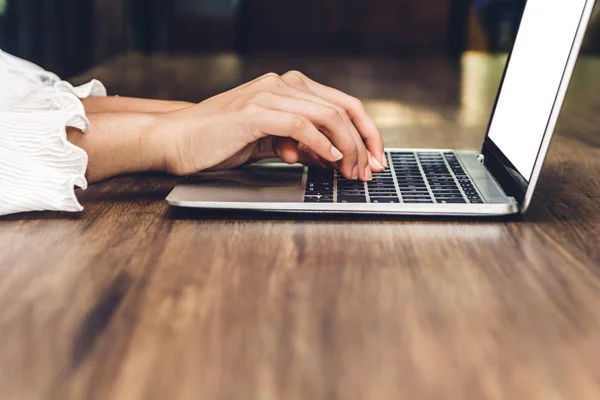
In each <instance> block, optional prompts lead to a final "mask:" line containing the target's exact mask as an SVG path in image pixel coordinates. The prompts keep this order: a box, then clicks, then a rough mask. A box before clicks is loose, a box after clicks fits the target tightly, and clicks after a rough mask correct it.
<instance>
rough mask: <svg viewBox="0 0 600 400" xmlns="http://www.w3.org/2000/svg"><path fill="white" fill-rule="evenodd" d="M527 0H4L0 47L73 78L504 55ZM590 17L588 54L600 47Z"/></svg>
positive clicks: (0, 14) (0, 9)
mask: <svg viewBox="0 0 600 400" xmlns="http://www.w3.org/2000/svg"><path fill="white" fill-rule="evenodd" d="M524 4H525V0H419V1H415V0H0V48H2V49H4V50H5V51H8V52H10V53H13V54H15V55H18V56H20V57H22V58H26V59H28V60H31V61H33V62H35V63H37V64H40V65H42V66H43V67H44V68H46V69H49V70H52V71H55V72H57V73H58V74H59V75H61V76H62V77H69V76H72V75H74V74H78V73H80V72H82V71H85V70H87V69H89V68H91V67H93V66H94V65H98V64H100V63H102V62H104V61H106V60H107V59H111V58H113V57H115V56H117V55H119V54H123V53H126V52H143V53H169V54H178V53H186V54H190V53H193V54H196V53H214V52H233V53H239V54H264V53H268V54H305V53H306V54H327V55H339V54H343V55H351V56H357V57H360V56H365V55H378V56H390V57H402V56H403V55H406V54H415V53H435V54H443V55H446V56H448V57H458V56H460V55H461V54H462V53H463V52H464V51H467V50H477V51H482V52H492V53H493V52H506V51H507V50H509V49H510V46H511V43H512V40H513V39H514V35H515V33H516V28H517V26H518V22H519V18H520V15H521V12H522V10H523V7H524ZM598 28H599V24H598V18H597V17H595V18H594V23H593V26H592V29H591V30H590V32H589V33H588V38H587V40H586V45H585V47H586V51H588V52H599V51H600V29H598Z"/></svg>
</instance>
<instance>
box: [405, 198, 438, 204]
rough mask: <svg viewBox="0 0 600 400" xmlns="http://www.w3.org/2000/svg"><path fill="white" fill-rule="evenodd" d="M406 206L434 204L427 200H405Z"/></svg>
mask: <svg viewBox="0 0 600 400" xmlns="http://www.w3.org/2000/svg"><path fill="white" fill-rule="evenodd" d="M404 202H405V203H406V204H433V201H432V200H431V199H430V200H425V199H404Z"/></svg>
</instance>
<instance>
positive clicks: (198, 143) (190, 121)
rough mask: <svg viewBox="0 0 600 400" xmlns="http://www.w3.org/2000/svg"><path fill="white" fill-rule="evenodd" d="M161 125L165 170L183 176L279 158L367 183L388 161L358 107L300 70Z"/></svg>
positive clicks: (263, 79)
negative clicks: (168, 135)
mask: <svg viewBox="0 0 600 400" xmlns="http://www.w3.org/2000/svg"><path fill="white" fill-rule="evenodd" d="M165 120H166V121H167V122H166V123H167V127H168V130H169V131H171V132H173V133H174V136H173V137H174V140H172V143H170V144H169V145H168V148H167V151H169V152H170V153H169V154H170V157H169V159H170V160H171V162H170V163H169V164H170V166H169V170H170V171H171V172H174V173H176V174H181V175H187V174H191V173H195V172H197V171H201V170H206V169H213V170H214V169H229V168H232V167H236V166H239V165H241V164H244V163H246V162H248V161H257V160H260V159H263V158H272V157H279V158H281V159H282V160H283V161H285V162H287V163H292V164H293V163H296V162H301V163H304V164H309V165H315V166H320V167H331V168H334V169H336V170H338V171H339V172H340V173H341V175H342V176H344V177H345V178H347V179H350V180H352V179H356V180H358V179H360V180H362V181H368V180H370V179H372V175H373V173H374V172H381V171H383V170H384V164H385V163H386V162H387V160H386V159H385V156H384V152H383V141H382V138H381V135H380V134H379V132H378V131H377V128H376V127H375V125H374V124H373V122H372V121H371V119H370V118H369V116H368V115H367V113H366V111H365V109H364V107H363V106H362V104H361V103H360V101H358V100H357V99H355V98H353V97H350V96H349V95H347V94H345V93H342V92H340V91H338V90H335V89H332V88H329V87H327V86H324V85H321V84H319V83H317V82H314V81H312V80H311V79H309V78H307V77H306V76H304V75H302V74H300V73H299V72H288V73H287V74H284V75H282V76H279V75H276V74H267V75H265V76H262V77H260V78H258V79H256V80H254V81H252V82H250V83H247V84H245V85H242V86H240V87H238V88H236V89H233V90H231V91H229V92H226V93H223V94H221V95H218V96H216V97H213V98H211V99H208V100H206V101H204V102H203V103H200V104H198V105H195V106H192V107H189V108H186V109H183V110H179V111H175V112H172V113H169V114H168V115H167V116H166V117H165Z"/></svg>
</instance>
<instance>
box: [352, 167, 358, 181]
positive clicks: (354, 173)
mask: <svg viewBox="0 0 600 400" xmlns="http://www.w3.org/2000/svg"><path fill="white" fill-rule="evenodd" d="M352 179H353V180H357V179H358V165H355V166H354V169H353V170H352Z"/></svg>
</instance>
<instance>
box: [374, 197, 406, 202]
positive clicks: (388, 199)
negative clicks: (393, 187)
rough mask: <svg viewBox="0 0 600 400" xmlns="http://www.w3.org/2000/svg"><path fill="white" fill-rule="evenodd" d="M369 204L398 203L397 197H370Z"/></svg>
mask: <svg viewBox="0 0 600 400" xmlns="http://www.w3.org/2000/svg"><path fill="white" fill-rule="evenodd" d="M371 203H400V199H398V197H371Z"/></svg>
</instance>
